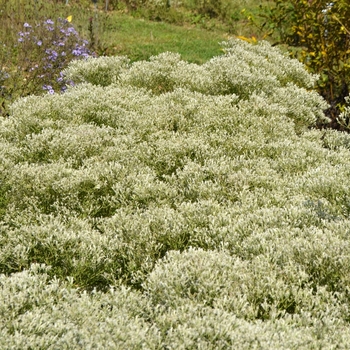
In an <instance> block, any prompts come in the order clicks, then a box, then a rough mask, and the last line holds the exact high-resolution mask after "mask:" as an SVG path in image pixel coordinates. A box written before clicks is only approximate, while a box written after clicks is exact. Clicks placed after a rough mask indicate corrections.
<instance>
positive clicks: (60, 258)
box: [0, 41, 350, 349]
mask: <svg viewBox="0 0 350 350" xmlns="http://www.w3.org/2000/svg"><path fill="white" fill-rule="evenodd" d="M224 50H225V54H223V55H222V56H220V57H216V58H213V59H212V60H211V61H209V62H207V63H206V64H204V65H201V66H199V65H195V64H189V63H187V62H184V61H182V60H181V59H180V57H179V56H178V55H176V54H172V53H164V54H161V55H159V56H155V57H152V58H151V59H150V60H149V61H142V62H137V63H133V64H131V63H130V62H129V61H128V60H127V58H124V57H115V58H108V59H107V58H97V59H89V60H87V61H77V62H73V63H72V64H71V65H70V66H69V68H68V69H67V70H66V71H65V74H66V77H69V79H71V80H74V81H75V82H76V86H75V87H70V88H69V89H68V90H67V92H66V93H64V94H55V95H49V94H48V95H45V96H41V97H38V96H31V97H26V98H23V99H21V100H18V101H17V102H16V103H15V104H14V105H13V106H12V112H11V115H10V117H9V118H6V119H4V118H3V119H1V120H0V148H1V150H2V156H1V158H0V184H1V189H2V190H1V192H0V194H1V196H2V197H3V200H2V201H0V206H1V211H0V215H1V224H0V273H1V275H0V334H1V335H0V348H2V349H10V348H19V349H61V348H62V349H64V348H72V349H106V348H108V349H133V348H136V349H141V348H144V349H164V348H168V349H194V348H203V349H231V348H232V349H252V348H259V349H293V348H294V349H316V348H326V349H331V348H335V347H338V348H344V349H345V348H347V347H348V344H349V343H350V327H349V319H350V313H349V306H348V305H349V283H350V280H349V268H350V244H349V237H348V236H349V232H350V220H349V213H350V198H349V190H350V188H349V186H350V185H349V184H350V172H349V164H350V153H349V152H350V137H349V135H348V134H345V133H340V132H337V131H334V130H331V131H320V130H316V129H313V125H315V123H316V122H317V121H318V120H319V119H320V118H324V116H323V110H324V109H325V108H326V107H327V104H326V103H325V102H324V100H323V99H322V98H321V97H320V96H319V95H317V94H316V93H315V92H313V91H312V89H311V88H312V85H313V84H314V82H315V79H316V77H315V76H312V75H310V74H309V73H307V72H306V71H305V70H304V69H303V67H302V65H301V63H299V62H298V61H296V60H291V59H289V58H287V57H285V56H284V55H283V54H282V53H281V52H280V51H279V50H278V49H276V48H272V47H271V46H270V45H269V44H267V43H264V42H262V43H259V44H257V45H250V44H248V43H246V42H243V41H230V42H227V43H225V44H224Z"/></svg>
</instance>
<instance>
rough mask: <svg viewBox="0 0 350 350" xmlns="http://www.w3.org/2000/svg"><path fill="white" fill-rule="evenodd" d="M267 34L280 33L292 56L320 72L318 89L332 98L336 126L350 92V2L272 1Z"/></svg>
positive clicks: (331, 114)
mask: <svg viewBox="0 0 350 350" xmlns="http://www.w3.org/2000/svg"><path fill="white" fill-rule="evenodd" d="M262 15H263V16H264V17H265V18H266V21H265V23H264V24H263V26H265V28H266V27H267V28H268V31H267V34H274V35H276V34H277V37H278V39H279V40H280V43H283V44H287V45H288V47H289V48H290V52H291V54H292V56H294V57H297V58H298V59H299V60H300V61H301V62H303V63H304V64H305V65H306V66H307V67H308V69H309V70H310V71H311V72H313V73H317V74H319V76H320V78H319V80H318V91H319V92H320V94H321V95H322V96H323V97H324V98H325V99H326V100H327V101H328V103H329V104H330V107H329V109H328V111H327V115H328V116H329V117H330V118H331V119H332V124H331V126H332V127H339V123H338V122H337V118H338V116H339V114H340V113H341V112H342V109H343V106H344V105H345V98H346V97H347V96H348V95H349V80H350V79H349V77H350V70H349V69H350V56H349V52H350V50H349V48H350V21H349V18H350V5H349V3H348V1H342V0H340V1H335V2H327V1H322V0H313V1H306V0H303V1H279V0H277V1H272V2H271V4H270V5H269V7H268V6H265V7H263V10H262Z"/></svg>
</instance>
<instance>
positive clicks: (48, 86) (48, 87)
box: [43, 85, 55, 95]
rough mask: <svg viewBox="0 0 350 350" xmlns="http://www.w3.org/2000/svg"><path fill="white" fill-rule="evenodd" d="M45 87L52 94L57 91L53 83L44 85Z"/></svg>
mask: <svg viewBox="0 0 350 350" xmlns="http://www.w3.org/2000/svg"><path fill="white" fill-rule="evenodd" d="M43 89H44V90H46V91H47V92H48V93H49V94H50V95H53V94H54V93H55V90H54V89H53V87H52V86H51V85H44V86H43Z"/></svg>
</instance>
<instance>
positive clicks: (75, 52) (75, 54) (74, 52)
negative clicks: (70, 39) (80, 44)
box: [72, 49, 82, 56]
mask: <svg viewBox="0 0 350 350" xmlns="http://www.w3.org/2000/svg"><path fill="white" fill-rule="evenodd" d="M72 54H73V55H74V56H80V55H81V54H82V52H81V50H79V49H74V50H73V51H72Z"/></svg>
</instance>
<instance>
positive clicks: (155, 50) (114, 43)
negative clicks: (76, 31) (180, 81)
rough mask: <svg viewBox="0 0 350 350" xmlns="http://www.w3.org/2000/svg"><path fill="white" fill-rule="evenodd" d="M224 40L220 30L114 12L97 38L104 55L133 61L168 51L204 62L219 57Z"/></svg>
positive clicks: (191, 59) (189, 59)
mask: <svg viewBox="0 0 350 350" xmlns="http://www.w3.org/2000/svg"><path fill="white" fill-rule="evenodd" d="M97 18H98V17H97ZM97 24H98V22H97ZM226 37H227V35H226V34H225V33H224V32H223V31H219V30H215V31H208V30H203V29H200V28H196V27H189V26H187V27H186V26H177V25H173V24H168V23H164V22H152V21H149V20H145V19H135V18H133V17H131V16H129V15H125V14H120V13H115V14H113V15H112V16H110V17H109V18H108V20H107V23H105V30H103V31H102V34H101V38H100V39H101V42H102V45H103V46H104V47H105V48H107V50H106V54H108V55H127V56H128V57H129V58H130V59H131V60H132V61H136V60H143V59H147V58H149V57H150V56H152V55H157V54H159V53H161V52H165V51H171V52H178V53H180V54H181V56H182V58H183V59H184V60H187V61H190V62H195V63H203V62H205V61H208V60H209V59H210V58H212V57H213V56H217V55H218V54H220V45H219V43H220V42H222V41H223V40H225V38H226Z"/></svg>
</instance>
